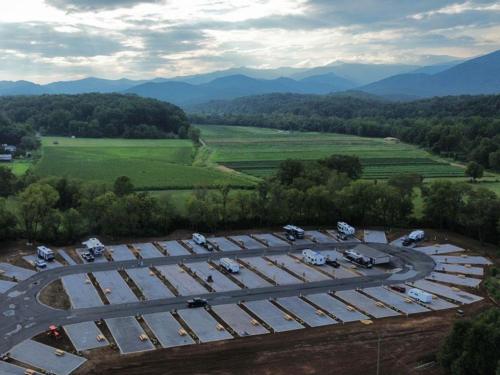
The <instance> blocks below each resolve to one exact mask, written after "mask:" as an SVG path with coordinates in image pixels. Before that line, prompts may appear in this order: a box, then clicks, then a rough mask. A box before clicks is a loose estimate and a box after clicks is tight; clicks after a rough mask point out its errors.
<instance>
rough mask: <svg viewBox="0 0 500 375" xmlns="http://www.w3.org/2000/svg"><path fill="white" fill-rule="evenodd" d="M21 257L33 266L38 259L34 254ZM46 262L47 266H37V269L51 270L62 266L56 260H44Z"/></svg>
mask: <svg viewBox="0 0 500 375" xmlns="http://www.w3.org/2000/svg"><path fill="white" fill-rule="evenodd" d="M23 259H24V260H25V261H26V262H28V263H29V264H30V265H32V266H33V267H35V262H36V261H37V260H38V259H39V258H38V257H37V256H36V255H26V256H23ZM45 264H47V267H45V268H37V270H39V271H45V270H53V269H54V268H58V267H62V266H63V265H62V264H61V263H60V262H58V261H57V260H53V261H51V262H45Z"/></svg>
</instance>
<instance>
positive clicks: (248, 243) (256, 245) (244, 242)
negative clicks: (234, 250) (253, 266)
mask: <svg viewBox="0 0 500 375" xmlns="http://www.w3.org/2000/svg"><path fill="white" fill-rule="evenodd" d="M229 238H230V239H231V240H233V241H234V242H236V243H238V244H240V246H242V247H243V248H245V249H248V250H254V249H262V248H263V247H264V245H263V244H261V243H260V242H258V241H256V240H254V239H253V238H252V237H250V236H247V235H240V236H230V237H229Z"/></svg>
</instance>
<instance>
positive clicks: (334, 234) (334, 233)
mask: <svg viewBox="0 0 500 375" xmlns="http://www.w3.org/2000/svg"><path fill="white" fill-rule="evenodd" d="M326 233H328V235H330V236H331V237H332V238H334V239H335V240H337V242H361V240H360V239H359V238H356V237H354V236H350V237H349V238H348V239H347V240H345V241H344V240H341V239H339V238H337V235H338V232H337V231H336V230H335V229H327V230H326Z"/></svg>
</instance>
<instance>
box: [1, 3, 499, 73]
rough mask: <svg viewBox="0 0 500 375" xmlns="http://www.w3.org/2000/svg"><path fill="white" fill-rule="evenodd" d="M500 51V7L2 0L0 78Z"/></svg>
mask: <svg viewBox="0 0 500 375" xmlns="http://www.w3.org/2000/svg"><path fill="white" fill-rule="evenodd" d="M497 49H500V1H491V0H484V1H483V0H469V1H453V0H452V1H446V0H354V1H353V0H15V1H7V0H2V1H0V80H21V79H24V80H29V81H34V82H38V83H46V82H51V81H56V80H69V79H79V78H83V77H88V76H94V77H102V78H110V79H118V78H122V77H126V78H130V79H151V78H154V77H174V76H180V75H190V74H197V73H204V72H209V71H215V70H222V69H227V68H231V67H240V66H246V67H252V68H260V69H267V68H269V69H270V68H277V67H283V66H290V67H300V68H304V67H314V66H322V65H327V64H330V63H333V62H336V61H345V62H363V63H391V64H392V63H402V64H412V65H413V64H415V65H429V64H435V63H440V62H444V61H449V60H453V59H457V58H458V59H462V58H468V57H472V56H478V55H481V54H485V53H488V52H491V51H494V50H497Z"/></svg>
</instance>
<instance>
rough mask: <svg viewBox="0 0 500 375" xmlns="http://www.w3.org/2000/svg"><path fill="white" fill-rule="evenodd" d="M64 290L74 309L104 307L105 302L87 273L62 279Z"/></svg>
mask: <svg viewBox="0 0 500 375" xmlns="http://www.w3.org/2000/svg"><path fill="white" fill-rule="evenodd" d="M61 281H62V284H63V287H64V290H65V291H66V293H67V294H68V296H69V300H70V302H71V306H72V307H73V308H74V309H83V308H87V307H97V306H102V305H103V302H102V300H101V297H99V294H98V293H97V290H96V289H95V288H94V285H93V284H92V283H91V282H90V280H89V278H88V276H87V274H86V273H76V274H73V275H67V276H63V277H61Z"/></svg>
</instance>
